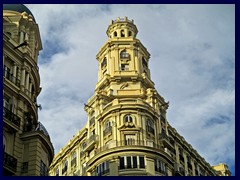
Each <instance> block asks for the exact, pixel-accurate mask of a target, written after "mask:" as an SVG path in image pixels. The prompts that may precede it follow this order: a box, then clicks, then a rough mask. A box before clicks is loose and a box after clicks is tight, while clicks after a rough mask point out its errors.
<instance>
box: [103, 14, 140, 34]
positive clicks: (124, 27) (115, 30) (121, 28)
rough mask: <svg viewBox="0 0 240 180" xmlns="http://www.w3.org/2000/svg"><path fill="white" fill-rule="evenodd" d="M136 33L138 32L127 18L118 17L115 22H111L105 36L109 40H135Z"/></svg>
mask: <svg viewBox="0 0 240 180" xmlns="http://www.w3.org/2000/svg"><path fill="white" fill-rule="evenodd" d="M137 33H138V30H137V27H136V26H135V24H134V21H133V20H129V19H128V18H127V17H124V18H119V17H118V18H117V19H116V20H112V21H111V23H110V25H109V27H108V29H107V35H108V37H109V38H128V37H133V38H136V35H137Z"/></svg>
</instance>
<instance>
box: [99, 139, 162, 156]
mask: <svg viewBox="0 0 240 180" xmlns="http://www.w3.org/2000/svg"><path fill="white" fill-rule="evenodd" d="M126 143H127V144H126ZM126 145H127V146H145V147H150V148H155V149H162V148H161V145H160V144H156V143H154V142H151V144H150V143H149V141H144V140H141V141H139V140H132V141H131V142H129V141H126V140H124V141H115V143H112V144H111V148H115V147H122V146H124V147H126ZM107 149H110V148H109V147H108V146H102V147H100V148H99V149H97V150H96V152H95V155H96V154H98V153H100V152H102V151H104V150H107ZM162 150H163V149H162Z"/></svg>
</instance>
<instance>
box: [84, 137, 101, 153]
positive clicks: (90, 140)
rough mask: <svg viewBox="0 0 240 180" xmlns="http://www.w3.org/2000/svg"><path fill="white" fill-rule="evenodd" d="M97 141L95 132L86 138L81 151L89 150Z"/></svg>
mask: <svg viewBox="0 0 240 180" xmlns="http://www.w3.org/2000/svg"><path fill="white" fill-rule="evenodd" d="M97 141H98V135H96V134H93V135H91V136H90V138H88V139H87V140H86V141H85V143H86V145H85V146H84V147H83V152H84V151H88V150H90V149H91V148H92V147H93V146H94V144H96V143H97Z"/></svg>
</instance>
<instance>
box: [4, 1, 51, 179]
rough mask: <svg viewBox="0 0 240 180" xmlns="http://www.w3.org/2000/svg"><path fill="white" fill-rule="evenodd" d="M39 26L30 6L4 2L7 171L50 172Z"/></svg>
mask: <svg viewBox="0 0 240 180" xmlns="http://www.w3.org/2000/svg"><path fill="white" fill-rule="evenodd" d="M41 49H42V43H41V38H40V34H39V28H38V25H37V23H36V22H35V19H34V17H33V15H32V14H31V12H30V11H29V9H27V8H26V7H25V6H24V5H20V4H11V5H10V4H9V5H5V4H4V5H3V65H4V66H3V84H4V89H3V90H4V94H3V145H4V147H3V150H4V161H3V174H4V175H10V176H11V175H13V176H14V175H15V176H39V175H43V176H45V175H48V169H49V165H50V163H51V162H52V159H53V156H54V149H53V146H52V143H51V141H50V137H49V134H48V132H47V130H46V129H45V128H44V126H43V125H42V124H41V123H40V122H39V121H38V109H39V108H40V105H39V104H37V96H38V95H39V93H40V92H41V87H40V76H39V70H38V53H39V51H40V50H41Z"/></svg>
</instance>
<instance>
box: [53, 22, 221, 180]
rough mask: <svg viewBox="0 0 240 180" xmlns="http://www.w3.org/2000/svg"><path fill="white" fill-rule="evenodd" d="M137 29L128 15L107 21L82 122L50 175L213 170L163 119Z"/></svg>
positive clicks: (161, 101) (203, 173)
mask: <svg viewBox="0 0 240 180" xmlns="http://www.w3.org/2000/svg"><path fill="white" fill-rule="evenodd" d="M137 33H138V29H137V27H136V26H135V24H134V21H133V20H129V19H128V18H126V17H125V18H123V19H121V18H117V19H116V20H114V21H111V24H110V25H109V27H108V29H107V35H108V41H107V42H106V43H105V44H104V45H103V46H102V48H101V49H100V51H99V53H98V54H97V60H98V82H97V84H96V88H95V93H94V95H93V96H92V97H91V98H90V99H89V100H88V103H87V104H86V105H85V110H86V112H87V114H88V122H87V124H86V125H85V127H84V128H83V129H82V130H80V131H79V132H78V133H77V134H76V135H75V136H74V137H73V138H72V139H71V140H70V141H69V142H68V144H67V145H66V146H65V147H63V148H62V149H61V150H60V152H58V153H57V154H56V155H55V157H54V160H53V162H52V164H51V166H50V172H49V174H50V175H51V176H127V175H152V176H216V175H218V174H217V172H216V171H215V170H214V168H212V167H211V166H210V164H209V163H207V162H206V161H205V160H204V158H202V157H201V156H200V155H199V154H198V153H197V151H196V150H195V149H193V148H192V146H191V145H190V144H188V143H187V142H186V141H185V139H184V138H183V137H182V136H181V135H179V134H178V132H177V131H176V130H175V129H174V128H173V127H171V125H170V124H169V123H168V121H167V118H166V112H167V109H168V103H167V102H166V101H165V100H164V98H163V97H162V96H161V95H160V94H159V93H158V92H157V90H156V89H155V87H154V83H153V82H152V80H151V74H150V70H149V60H150V54H149V52H148V51H147V49H146V48H145V47H144V45H143V44H142V43H141V42H140V40H138V39H137V38H136V37H137Z"/></svg>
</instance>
